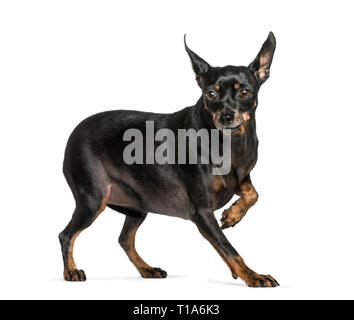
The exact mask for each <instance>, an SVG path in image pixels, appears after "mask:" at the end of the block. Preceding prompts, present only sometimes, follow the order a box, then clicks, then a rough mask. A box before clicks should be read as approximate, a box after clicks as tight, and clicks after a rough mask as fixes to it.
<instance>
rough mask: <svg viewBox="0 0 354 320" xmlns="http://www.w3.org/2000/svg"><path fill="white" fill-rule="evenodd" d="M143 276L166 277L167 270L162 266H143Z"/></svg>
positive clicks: (141, 272)
mask: <svg viewBox="0 0 354 320" xmlns="http://www.w3.org/2000/svg"><path fill="white" fill-rule="evenodd" d="M139 272H140V274H141V276H142V277H143V278H166V277H167V272H166V271H164V270H162V269H160V268H142V269H140V270H139Z"/></svg>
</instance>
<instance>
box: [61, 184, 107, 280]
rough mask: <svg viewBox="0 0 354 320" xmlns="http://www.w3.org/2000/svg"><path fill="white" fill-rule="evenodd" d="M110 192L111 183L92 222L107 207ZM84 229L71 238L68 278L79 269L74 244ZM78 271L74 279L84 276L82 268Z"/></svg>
mask: <svg viewBox="0 0 354 320" xmlns="http://www.w3.org/2000/svg"><path fill="white" fill-rule="evenodd" d="M110 192H111V185H108V190H107V193H106V195H105V196H104V198H103V200H102V203H101V206H100V208H99V209H98V211H97V213H96V215H95V217H94V219H93V220H92V222H94V221H95V220H96V219H97V217H98V216H99V215H100V213H101V212H102V211H103V210H104V209H105V208H106V206H107V203H108V200H109V196H110ZM82 231H83V230H79V231H78V232H76V233H75V234H74V236H73V237H72V238H71V239H70V242H69V249H68V254H67V257H66V264H65V266H64V278H65V279H66V278H68V277H69V273H70V272H71V273H72V272H74V271H75V270H77V267H76V264H75V260H74V244H75V240H76V238H77V237H78V236H79V234H80V233H81V232H82ZM77 271H78V272H77V273H76V272H74V279H73V280H78V279H76V278H78V277H80V273H82V275H83V276H84V272H83V271H82V270H77Z"/></svg>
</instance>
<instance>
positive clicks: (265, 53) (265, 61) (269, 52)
mask: <svg viewBox="0 0 354 320" xmlns="http://www.w3.org/2000/svg"><path fill="white" fill-rule="evenodd" d="M275 46H276V41H275V37H274V34H273V32H269V35H268V38H267V40H266V41H265V42H264V43H263V46H262V48H261V51H259V53H258V55H257V57H256V59H254V60H253V62H252V63H251V64H250V65H249V66H248V67H249V68H250V69H251V70H252V71H253V72H254V74H255V76H256V78H257V80H258V82H259V83H260V84H262V83H264V82H265V81H266V80H267V79H268V77H269V70H270V65H271V64H272V60H273V55H274V51H275Z"/></svg>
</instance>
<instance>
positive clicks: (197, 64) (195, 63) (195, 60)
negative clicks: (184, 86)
mask: <svg viewBox="0 0 354 320" xmlns="http://www.w3.org/2000/svg"><path fill="white" fill-rule="evenodd" d="M184 47H185V48H186V51H187V53H188V55H189V58H190V59H191V62H192V67H193V70H194V72H195V75H196V80H197V82H198V85H199V87H202V81H203V75H204V74H206V73H207V72H208V71H209V70H210V68H211V66H210V65H209V63H208V62H206V61H204V60H203V59H202V58H201V57H199V56H198V55H197V54H196V53H194V52H193V51H192V50H191V49H189V48H188V46H187V43H186V35H184Z"/></svg>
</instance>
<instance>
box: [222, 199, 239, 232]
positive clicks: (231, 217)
mask: <svg viewBox="0 0 354 320" xmlns="http://www.w3.org/2000/svg"><path fill="white" fill-rule="evenodd" d="M244 215H245V212H244V211H243V210H241V209H240V208H239V207H238V206H237V205H233V206H231V207H230V208H228V209H226V210H224V212H223V213H222V218H221V220H220V221H221V229H226V228H229V227H234V226H235V225H236V224H237V223H239V222H240V221H241V219H242V218H243V217H244Z"/></svg>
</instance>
